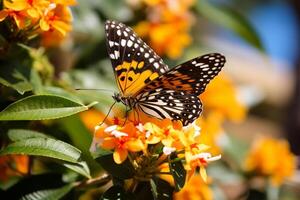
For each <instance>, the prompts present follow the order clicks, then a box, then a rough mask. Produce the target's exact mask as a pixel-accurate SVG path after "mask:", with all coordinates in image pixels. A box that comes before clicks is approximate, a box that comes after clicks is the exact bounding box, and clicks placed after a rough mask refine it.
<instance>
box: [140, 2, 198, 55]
mask: <svg viewBox="0 0 300 200" xmlns="http://www.w3.org/2000/svg"><path fill="white" fill-rule="evenodd" d="M145 2H146V5H148V6H149V14H148V20H147V21H142V22H140V23H138V24H137V26H136V27H135V30H136V32H137V33H138V34H139V35H140V36H141V37H143V38H144V39H146V40H148V42H149V45H150V46H151V47H152V48H153V49H154V50H155V52H156V53H158V54H159V55H167V56H169V57H170V58H178V57H179V56H181V54H182V51H183V49H184V48H185V47H187V46H188V45H189V44H190V43H191V37H190V35H189V30H190V26H191V21H192V17H191V14H190V13H189V11H188V9H189V7H190V6H191V5H192V3H193V1H180V0H174V1H172V3H170V1H167V0H161V1H153V2H152V1H145Z"/></svg>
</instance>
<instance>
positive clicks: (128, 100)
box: [112, 93, 137, 110]
mask: <svg viewBox="0 0 300 200" xmlns="http://www.w3.org/2000/svg"><path fill="white" fill-rule="evenodd" d="M112 98H113V99H114V100H115V101H116V102H122V103H123V104H124V105H125V106H127V107H129V110H131V109H133V108H134V107H135V105H136V103H137V100H136V99H135V98H132V97H124V96H122V95H121V94H120V93H115V94H114V95H113V96H112Z"/></svg>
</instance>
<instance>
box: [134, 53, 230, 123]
mask: <svg viewBox="0 0 300 200" xmlns="http://www.w3.org/2000/svg"><path fill="white" fill-rule="evenodd" d="M224 63H225V57H224V56H222V55H221V54H217V53H214V54H207V55H204V56H201V57H198V58H195V59H192V60H190V61H188V62H185V63H183V64H181V65H178V66H177V67H175V68H173V69H171V70H170V71H168V72H167V73H165V74H163V75H161V76H160V77H159V78H157V79H155V80H153V81H152V82H150V83H149V84H148V85H146V86H145V87H144V88H142V89H141V90H140V91H139V92H138V93H137V95H136V97H135V98H136V100H137V105H136V107H137V108H138V109H140V110H141V111H143V112H144V113H146V114H148V115H151V116H154V117H156V118H159V119H164V118H169V119H173V120H180V121H181V122H182V124H183V125H187V124H189V123H191V122H193V121H194V120H195V119H197V118H198V117H199V115H200V114H201V112H202V104H201V101H200V99H199V98H198V96H199V94H201V93H202V92H203V91H204V90H205V88H206V85H207V84H208V83H209V82H210V80H212V79H213V78H214V77H215V76H216V75H217V74H218V73H219V72H220V71H221V69H222V67H223V66H224Z"/></svg>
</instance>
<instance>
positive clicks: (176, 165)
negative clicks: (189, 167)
mask: <svg viewBox="0 0 300 200" xmlns="http://www.w3.org/2000/svg"><path fill="white" fill-rule="evenodd" d="M176 158H178V157H177V155H176V153H172V154H171V155H170V157H169V168H170V172H171V174H172V176H173V179H174V182H175V189H176V191H180V190H181V189H182V188H183V186H184V184H185V180H186V171H185V169H184V167H183V164H182V161H181V160H177V161H174V160H175V159H176Z"/></svg>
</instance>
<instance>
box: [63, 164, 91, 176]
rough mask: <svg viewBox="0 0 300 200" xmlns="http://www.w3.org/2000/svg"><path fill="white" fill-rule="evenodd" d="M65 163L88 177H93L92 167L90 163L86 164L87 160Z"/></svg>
mask: <svg viewBox="0 0 300 200" xmlns="http://www.w3.org/2000/svg"><path fill="white" fill-rule="evenodd" d="M63 165H64V166H65V167H67V168H69V169H71V170H73V171H75V172H77V173H78V174H81V175H83V176H85V177H87V178H91V174H90V169H89V167H88V165H87V164H86V162H84V161H81V162H77V163H67V162H65V163H63Z"/></svg>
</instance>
